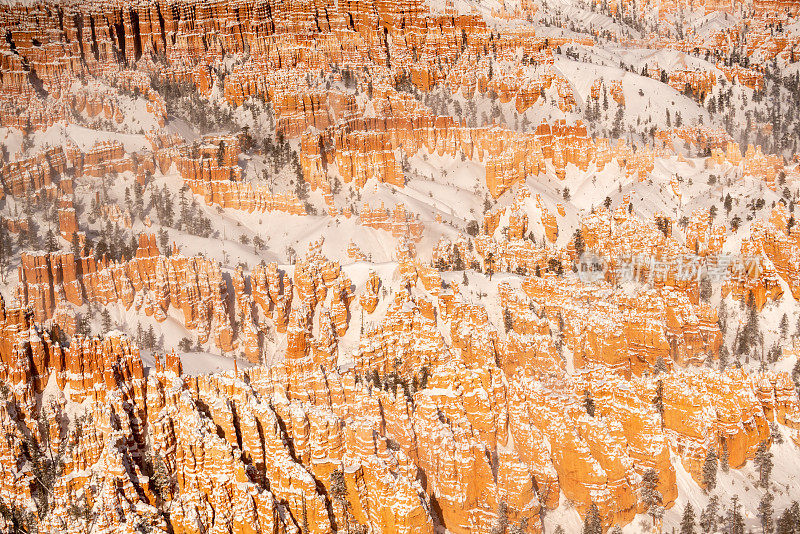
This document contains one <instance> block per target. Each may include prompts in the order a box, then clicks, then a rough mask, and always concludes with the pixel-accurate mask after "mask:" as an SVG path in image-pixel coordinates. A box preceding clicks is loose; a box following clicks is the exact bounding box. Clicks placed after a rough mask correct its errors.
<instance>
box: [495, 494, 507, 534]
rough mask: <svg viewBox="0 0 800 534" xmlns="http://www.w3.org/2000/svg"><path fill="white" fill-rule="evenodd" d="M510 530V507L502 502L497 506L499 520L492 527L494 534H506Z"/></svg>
mask: <svg viewBox="0 0 800 534" xmlns="http://www.w3.org/2000/svg"><path fill="white" fill-rule="evenodd" d="M507 528H508V505H507V504H506V503H505V501H503V500H501V501H500V502H499V503H498V504H497V519H495V522H494V526H492V530H491V532H492V534H504V533H505V531H506V529H507Z"/></svg>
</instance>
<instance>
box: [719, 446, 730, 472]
mask: <svg viewBox="0 0 800 534" xmlns="http://www.w3.org/2000/svg"><path fill="white" fill-rule="evenodd" d="M719 465H720V468H722V472H723V473H727V472H728V470H729V469H730V466H729V465H728V442H727V441H723V442H722V454H720V457H719Z"/></svg>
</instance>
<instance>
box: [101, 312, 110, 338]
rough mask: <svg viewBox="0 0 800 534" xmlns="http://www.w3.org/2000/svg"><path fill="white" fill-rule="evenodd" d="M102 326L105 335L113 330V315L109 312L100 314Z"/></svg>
mask: <svg viewBox="0 0 800 534" xmlns="http://www.w3.org/2000/svg"><path fill="white" fill-rule="evenodd" d="M100 325H101V326H102V328H103V332H104V333H105V332H108V331H109V330H111V314H110V313H108V310H106V309H104V310H103V311H102V312H101V313H100Z"/></svg>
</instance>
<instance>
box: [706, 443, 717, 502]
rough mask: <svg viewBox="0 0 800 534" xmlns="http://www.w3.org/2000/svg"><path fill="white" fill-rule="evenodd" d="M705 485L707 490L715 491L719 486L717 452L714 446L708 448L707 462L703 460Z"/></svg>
mask: <svg viewBox="0 0 800 534" xmlns="http://www.w3.org/2000/svg"><path fill="white" fill-rule="evenodd" d="M703 486H705V490H706V491H707V492H709V491H714V488H715V487H717V453H716V452H715V451H714V447H709V448H708V453H707V454H706V459H705V462H703Z"/></svg>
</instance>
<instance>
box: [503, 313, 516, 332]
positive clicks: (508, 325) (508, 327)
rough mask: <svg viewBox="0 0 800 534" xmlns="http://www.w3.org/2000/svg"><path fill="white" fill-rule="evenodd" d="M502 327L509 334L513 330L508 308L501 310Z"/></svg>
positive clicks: (512, 319)
mask: <svg viewBox="0 0 800 534" xmlns="http://www.w3.org/2000/svg"><path fill="white" fill-rule="evenodd" d="M503 326H504V327H505V329H506V332H509V331H510V330H511V329H513V328H514V318H513V317H511V312H510V311H509V310H508V308H505V309H503Z"/></svg>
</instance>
